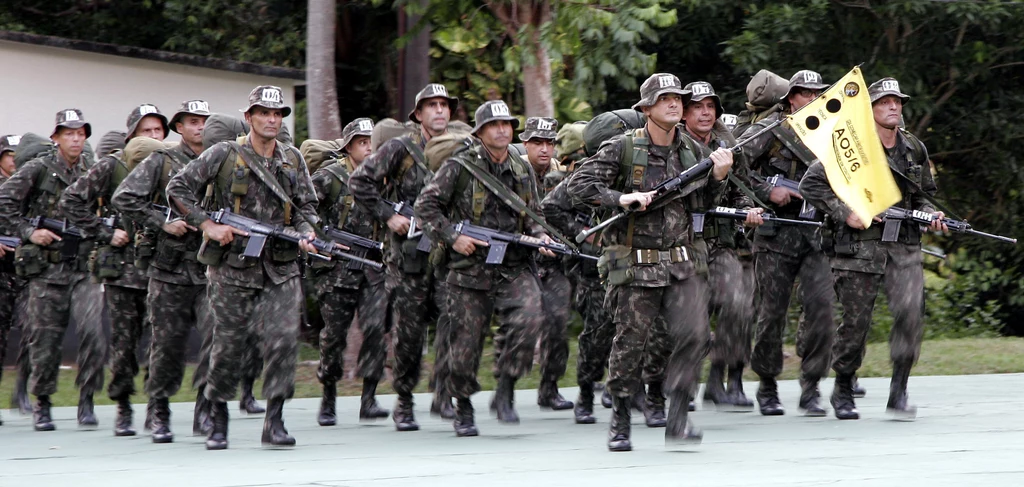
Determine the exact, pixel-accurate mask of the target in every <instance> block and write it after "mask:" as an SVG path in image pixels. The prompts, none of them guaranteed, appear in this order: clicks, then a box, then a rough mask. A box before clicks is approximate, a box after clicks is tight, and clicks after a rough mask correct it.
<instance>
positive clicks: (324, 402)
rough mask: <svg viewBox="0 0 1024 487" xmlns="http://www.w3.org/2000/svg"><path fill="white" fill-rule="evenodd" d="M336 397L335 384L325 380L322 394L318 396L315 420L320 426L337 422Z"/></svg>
mask: <svg viewBox="0 0 1024 487" xmlns="http://www.w3.org/2000/svg"><path fill="white" fill-rule="evenodd" d="M337 398H338V386H337V384H336V383H334V382H325V383H324V395H323V397H321V398H320V413H319V414H317V417H316V422H317V423H318V424H319V425H320V426H334V425H336V424H338V413H337V409H336V407H337V404H336V403H337ZM360 413H361V412H360Z"/></svg>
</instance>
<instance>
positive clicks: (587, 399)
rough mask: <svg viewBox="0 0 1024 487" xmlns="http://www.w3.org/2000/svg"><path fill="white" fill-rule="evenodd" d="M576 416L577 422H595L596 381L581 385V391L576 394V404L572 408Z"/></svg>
mask: <svg viewBox="0 0 1024 487" xmlns="http://www.w3.org/2000/svg"><path fill="white" fill-rule="evenodd" d="M572 413H573V415H574V416H575V417H576V424H594V423H596V422H597V418H594V383H593V382H590V383H587V384H584V385H581V386H580V393H579V395H578V396H576V404H575V405H574V406H573V409H572Z"/></svg>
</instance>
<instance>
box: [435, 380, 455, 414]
mask: <svg viewBox="0 0 1024 487" xmlns="http://www.w3.org/2000/svg"><path fill="white" fill-rule="evenodd" d="M430 414H432V415H434V416H440V417H441V419H447V420H452V419H455V408H454V407H452V396H451V395H449V394H448V393H447V392H445V391H444V389H443V388H441V387H438V388H437V389H436V390H434V399H433V400H432V401H431V402H430Z"/></svg>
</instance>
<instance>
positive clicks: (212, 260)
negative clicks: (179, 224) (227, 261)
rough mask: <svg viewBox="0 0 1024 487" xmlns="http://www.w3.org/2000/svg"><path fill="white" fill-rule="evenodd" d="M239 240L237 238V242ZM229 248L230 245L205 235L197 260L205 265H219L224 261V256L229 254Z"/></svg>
mask: <svg viewBox="0 0 1024 487" xmlns="http://www.w3.org/2000/svg"><path fill="white" fill-rule="evenodd" d="M238 240H240V239H238V238H236V239H235V242H237V241H238ZM229 248H230V247H224V246H221V245H220V244H219V243H217V242H215V241H213V240H210V239H209V238H207V237H206V236H204V237H203V245H202V246H200V247H199V253H198V254H197V255H196V260H198V261H199V263H200V264H203V265H208V266H210V267H219V266H220V265H221V264H222V263H223V262H224V258H225V256H226V255H227V253H228V249H229Z"/></svg>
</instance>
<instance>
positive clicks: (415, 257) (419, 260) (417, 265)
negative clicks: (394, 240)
mask: <svg viewBox="0 0 1024 487" xmlns="http://www.w3.org/2000/svg"><path fill="white" fill-rule="evenodd" d="M418 244H419V240H417V239H406V240H403V241H402V247H401V251H402V272H405V273H406V274H423V273H424V272H426V271H427V267H428V266H429V262H428V255H427V254H426V253H424V252H420V251H419V250H416V245H418Z"/></svg>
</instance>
